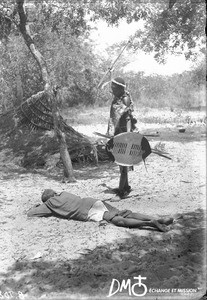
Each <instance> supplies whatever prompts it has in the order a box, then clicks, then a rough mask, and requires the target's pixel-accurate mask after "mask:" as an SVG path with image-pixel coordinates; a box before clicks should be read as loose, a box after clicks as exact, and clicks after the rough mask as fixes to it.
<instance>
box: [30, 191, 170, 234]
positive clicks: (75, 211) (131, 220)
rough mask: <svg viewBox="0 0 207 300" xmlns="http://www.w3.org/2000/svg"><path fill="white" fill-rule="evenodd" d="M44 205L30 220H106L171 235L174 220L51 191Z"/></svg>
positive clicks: (115, 223) (47, 192)
mask: <svg viewBox="0 0 207 300" xmlns="http://www.w3.org/2000/svg"><path fill="white" fill-rule="evenodd" d="M42 202H43V203H42V204H38V205H36V206H35V207H33V208H31V209H30V210H29V211H28V213H27V216H28V217H49V216H57V217H62V218H65V219H73V220H78V221H95V222H101V221H103V220H105V221H107V222H111V223H113V224H114V225H116V226H120V227H128V228H140V227H153V228H155V229H157V230H159V231H163V232H165V231H167V227H166V225H169V224H171V223H172V222H173V218H166V219H161V218H160V219H154V218H152V217H151V216H147V215H143V214H140V213H133V212H132V211H130V210H121V211H120V210H118V209H117V208H115V207H113V206H111V205H110V204H108V203H103V202H102V201H100V200H97V199H93V198H81V197H79V196H76V195H74V194H71V193H68V192H62V193H60V194H58V193H56V192H55V191H53V190H51V189H47V190H45V191H44V192H43V194H42Z"/></svg>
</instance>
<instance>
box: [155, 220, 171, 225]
mask: <svg viewBox="0 0 207 300" xmlns="http://www.w3.org/2000/svg"><path fill="white" fill-rule="evenodd" d="M157 221H158V222H159V223H160V224H164V225H170V224H172V223H173V221H174V219H173V218H162V219H158V220H157Z"/></svg>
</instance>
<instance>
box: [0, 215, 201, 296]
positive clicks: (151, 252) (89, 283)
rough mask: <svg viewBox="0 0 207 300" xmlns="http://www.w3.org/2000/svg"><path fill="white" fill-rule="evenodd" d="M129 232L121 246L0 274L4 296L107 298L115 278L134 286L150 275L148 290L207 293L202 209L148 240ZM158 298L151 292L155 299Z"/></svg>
mask: <svg viewBox="0 0 207 300" xmlns="http://www.w3.org/2000/svg"><path fill="white" fill-rule="evenodd" d="M86 226H87V225H86ZM129 233H130V237H129V238H126V239H123V240H121V241H120V240H119V241H117V243H113V244H106V245H104V246H99V247H96V248H95V249H93V250H90V249H85V250H84V254H82V255H81V256H80V257H79V258H78V259H76V260H54V261H49V260H47V259H41V258H40V259H37V260H25V259H23V260H19V261H16V262H15V264H14V265H12V266H11V267H10V268H9V270H8V271H7V273H1V274H0V279H1V282H2V283H1V286H0V290H1V292H2V294H4V293H6V291H13V293H18V291H20V292H21V293H22V294H27V295H28V297H29V298H30V299H31V298H32V297H36V298H37V297H40V296H42V297H43V296H45V297H47V299H48V297H52V296H53V297H55V295H56V296H67V297H68V298H69V297H70V296H71V295H73V296H74V295H76V298H75V299H80V298H79V297H83V295H85V296H86V297H92V296H94V297H97V298H96V299H101V298H103V299H105V298H107V295H108V294H109V290H110V287H111V284H112V279H116V280H117V281H119V282H120V283H121V282H122V280H123V279H124V280H127V279H131V282H133V280H134V277H137V276H138V275H141V276H142V277H146V280H145V282H144V283H145V284H146V286H147V288H148V292H149V289H150V288H157V289H170V288H174V289H179V288H182V289H194V290H195V291H197V292H196V293H195V295H197V298H196V299H200V297H201V296H202V295H204V294H205V283H204V282H205V275H204V274H205V270H206V269H205V265H204V257H205V254H206V246H205V234H206V232H205V214H204V211H203V210H201V209H199V210H196V211H195V212H189V213H186V214H184V215H182V216H180V217H179V218H178V219H177V221H176V222H175V223H174V224H172V225H170V230H169V232H167V233H159V232H151V233H150V234H149V235H147V236H137V235H136V234H135V233H136V230H134V229H133V230H131V231H130V232H129ZM117 281H116V283H117ZM117 284H118V283H117ZM114 288H117V287H114ZM142 292H143V291H142ZM136 293H139V290H137V291H136ZM140 293H141V292H140ZM120 294H121V296H123V297H124V299H128V296H129V290H128V288H125V289H123V290H122V292H121V293H120V292H118V291H117V293H116V296H117V297H118V295H119V296H120ZM158 295H159V296H160V294H158ZM158 295H157V294H156V293H155V294H150V296H154V297H156V296H158ZM116 296H114V297H112V298H113V299H115V297H116ZM165 296H166V295H165ZM171 296H172V294H171ZM173 296H175V298H173V299H179V298H178V296H179V295H178V294H175V295H174V294H173ZM198 296H199V297H198ZM130 299H131V297H130ZM142 299H144V297H143V298H142ZM153 299H155V298H153ZM203 299H205V298H203Z"/></svg>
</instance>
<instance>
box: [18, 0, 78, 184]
mask: <svg viewBox="0 0 207 300" xmlns="http://www.w3.org/2000/svg"><path fill="white" fill-rule="evenodd" d="M16 3H17V11H18V14H19V18H20V24H19V29H20V32H21V34H22V36H23V38H24V41H25V43H26V45H27V47H28V48H29V50H30V52H31V53H32V55H33V57H34V59H35V60H36V61H37V63H38V65H39V68H40V71H41V74H42V79H43V81H44V83H45V86H44V91H45V93H46V95H47V97H48V100H49V102H50V104H51V107H52V115H53V121H54V131H55V134H56V136H57V138H58V141H59V144H60V157H61V159H62V161H63V164H64V168H65V175H66V176H67V177H68V179H69V181H73V182H74V181H75V178H74V175H73V168H72V163H71V159H70V155H69V153H68V149H67V144H66V141H65V134H64V132H62V130H63V129H62V128H61V126H60V114H59V111H58V109H57V103H56V100H57V99H56V97H55V91H54V90H53V87H52V83H51V79H50V75H49V73H48V70H47V65H46V62H45V60H44V58H43V56H42V55H41V53H40V52H39V50H38V49H36V47H35V44H34V41H33V39H32V36H31V34H30V31H29V26H28V25H27V17H26V14H25V11H24V0H16Z"/></svg>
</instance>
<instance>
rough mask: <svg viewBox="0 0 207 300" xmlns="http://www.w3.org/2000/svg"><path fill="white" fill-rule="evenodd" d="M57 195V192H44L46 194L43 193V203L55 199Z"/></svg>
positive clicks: (48, 190)
mask: <svg viewBox="0 0 207 300" xmlns="http://www.w3.org/2000/svg"><path fill="white" fill-rule="evenodd" d="M55 194H56V192H55V191H53V190H51V189H46V190H44V192H43V193H42V202H45V201H47V200H48V199H50V198H51V197H53V196H54V195H55Z"/></svg>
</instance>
